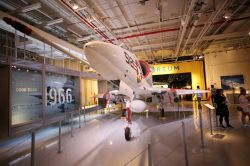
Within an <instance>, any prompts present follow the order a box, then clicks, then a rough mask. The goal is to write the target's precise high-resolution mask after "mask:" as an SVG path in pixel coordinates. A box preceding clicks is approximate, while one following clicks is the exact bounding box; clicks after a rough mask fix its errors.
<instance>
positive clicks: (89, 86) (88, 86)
mask: <svg viewBox="0 0 250 166" xmlns="http://www.w3.org/2000/svg"><path fill="white" fill-rule="evenodd" d="M97 94H98V81H97V80H95V79H85V78H82V79H81V100H82V101H81V103H82V106H84V105H85V106H90V105H96V104H97V102H98V101H97V99H96V98H95V97H94V96H96V95H97Z"/></svg>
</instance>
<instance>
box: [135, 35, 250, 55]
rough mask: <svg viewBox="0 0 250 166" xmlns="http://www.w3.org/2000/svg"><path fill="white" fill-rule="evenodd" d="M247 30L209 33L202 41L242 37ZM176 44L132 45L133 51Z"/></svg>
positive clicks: (190, 41)
mask: <svg viewBox="0 0 250 166" xmlns="http://www.w3.org/2000/svg"><path fill="white" fill-rule="evenodd" d="M247 35H248V31H245V32H233V33H226V34H219V35H211V36H205V37H203V39H202V41H207V40H212V39H213V40H222V39H227V38H236V37H242V36H247ZM194 41H195V38H192V39H190V40H189V44H190V43H193V42H194ZM175 44H176V41H170V42H165V43H155V44H148V45H143V46H135V47H132V50H133V51H137V50H142V49H149V48H160V47H161V46H162V47H169V46H173V45H175Z"/></svg>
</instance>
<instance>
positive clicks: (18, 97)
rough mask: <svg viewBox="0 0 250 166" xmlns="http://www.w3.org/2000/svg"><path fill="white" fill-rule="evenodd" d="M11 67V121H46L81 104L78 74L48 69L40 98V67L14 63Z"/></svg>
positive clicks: (20, 122)
mask: <svg viewBox="0 0 250 166" xmlns="http://www.w3.org/2000/svg"><path fill="white" fill-rule="evenodd" d="M11 70H12V75H11V88H10V91H11V125H20V124H26V123H29V122H33V121H37V120H44V121H46V120H47V119H49V118H53V117H56V116H58V115H63V113H66V112H69V111H74V110H76V109H78V108H79V107H80V90H79V78H78V77H74V76H67V75H62V74H55V73H49V72H47V73H46V74H45V77H44V80H45V86H44V88H45V90H44V93H45V96H46V97H45V101H43V90H42V89H43V84H42V83H43V78H42V72H41V71H37V70H30V69H22V68H17V67H12V69H11ZM43 103H44V105H45V107H44V108H45V109H44V113H43ZM43 115H45V116H44V118H43Z"/></svg>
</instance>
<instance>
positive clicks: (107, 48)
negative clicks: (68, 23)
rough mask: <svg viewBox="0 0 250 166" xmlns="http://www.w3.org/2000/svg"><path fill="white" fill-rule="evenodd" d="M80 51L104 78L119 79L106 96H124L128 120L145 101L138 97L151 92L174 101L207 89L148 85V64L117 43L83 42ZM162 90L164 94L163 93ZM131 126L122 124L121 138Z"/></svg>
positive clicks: (141, 109)
mask: <svg viewBox="0 0 250 166" xmlns="http://www.w3.org/2000/svg"><path fill="white" fill-rule="evenodd" d="M84 52H85V55H86V58H87V60H88V62H89V63H90V65H91V67H92V68H94V69H95V70H96V71H97V72H98V73H100V74H101V76H102V77H103V78H104V79H106V80H119V81H120V83H119V90H114V91H110V92H108V95H105V96H106V97H107V96H108V100H109V99H110V98H112V99H115V96H118V95H122V96H126V99H125V102H126V107H127V108H126V109H127V117H126V120H127V122H128V124H131V111H132V112H143V111H145V109H146V107H147V104H146V103H145V102H144V101H143V100H140V99H142V98H145V97H150V96H152V95H157V94H159V95H162V96H164V98H165V99H164V100H167V101H168V102H172V101H177V100H178V95H181V94H197V93H208V92H209V91H207V90H185V89H169V88H167V89H164V88H153V87H152V75H151V68H150V66H149V64H148V63H147V62H145V61H142V60H137V58H136V56H135V55H134V54H133V53H131V52H129V51H128V50H125V49H123V48H122V47H119V46H117V45H113V44H111V43H106V42H101V41H93V42H89V43H87V44H86V45H85V46H84ZM163 94H164V95H163ZM130 137H131V129H130V127H129V125H128V126H127V127H126V128H125V139H126V140H130Z"/></svg>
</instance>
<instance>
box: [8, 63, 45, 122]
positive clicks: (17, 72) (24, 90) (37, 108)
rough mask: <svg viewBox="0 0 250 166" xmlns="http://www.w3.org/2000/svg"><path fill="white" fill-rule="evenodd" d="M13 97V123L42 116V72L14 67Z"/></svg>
mask: <svg viewBox="0 0 250 166" xmlns="http://www.w3.org/2000/svg"><path fill="white" fill-rule="evenodd" d="M11 97H12V100H11V101H12V102H11V106H12V107H11V108H12V125H16V124H21V123H27V122H30V121H32V120H37V119H39V118H41V117H42V74H41V72H40V71H34V70H28V69H21V68H17V67H12V82H11Z"/></svg>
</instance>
